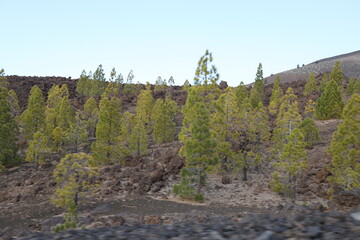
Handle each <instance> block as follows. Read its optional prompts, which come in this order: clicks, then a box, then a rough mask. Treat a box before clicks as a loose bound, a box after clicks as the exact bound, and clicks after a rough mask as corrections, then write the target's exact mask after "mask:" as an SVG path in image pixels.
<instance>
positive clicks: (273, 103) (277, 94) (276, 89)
mask: <svg viewBox="0 0 360 240" xmlns="http://www.w3.org/2000/svg"><path fill="white" fill-rule="evenodd" d="M282 95H283V92H282V90H281V88H280V76H279V75H277V76H276V78H275V81H274V85H273V88H272V91H271V97H270V103H269V112H270V113H271V114H272V115H276V114H277V112H278V110H279V106H280V100H281V97H282Z"/></svg>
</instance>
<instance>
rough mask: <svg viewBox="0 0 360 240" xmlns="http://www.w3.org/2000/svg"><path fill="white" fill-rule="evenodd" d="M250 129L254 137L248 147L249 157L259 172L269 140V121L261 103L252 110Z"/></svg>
mask: <svg viewBox="0 0 360 240" xmlns="http://www.w3.org/2000/svg"><path fill="white" fill-rule="evenodd" d="M252 129H253V131H254V135H255V137H254V140H253V142H252V144H251V145H250V150H251V154H250V156H252V158H253V165H255V167H256V169H258V170H259V169H260V166H261V164H262V162H263V160H264V159H265V155H266V154H265V153H266V146H265V145H266V143H267V142H268V141H269V140H270V128H269V119H268V115H267V113H266V108H265V107H264V106H263V105H262V103H259V106H258V107H257V108H256V109H255V110H253V121H252Z"/></svg>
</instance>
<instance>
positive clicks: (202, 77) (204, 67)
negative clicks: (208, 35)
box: [194, 50, 220, 85]
mask: <svg viewBox="0 0 360 240" xmlns="http://www.w3.org/2000/svg"><path fill="white" fill-rule="evenodd" d="M212 61H213V57H212V53H211V52H209V51H208V50H206V51H205V54H204V55H203V56H202V57H201V58H200V60H199V62H198V66H197V68H196V71H195V77H194V84H195V85H202V84H203V85H208V84H213V85H216V84H217V81H218V80H219V77H220V75H219V74H218V73H217V69H216V67H215V65H214V64H212Z"/></svg>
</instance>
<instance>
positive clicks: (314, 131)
mask: <svg viewBox="0 0 360 240" xmlns="http://www.w3.org/2000/svg"><path fill="white" fill-rule="evenodd" d="M299 128H300V130H301V131H302V133H303V135H304V141H305V146H306V147H311V146H313V145H314V144H316V143H318V142H319V141H320V136H319V131H318V128H317V127H316V125H315V121H314V120H313V119H312V118H309V117H307V118H305V119H304V120H303V121H302V122H301V123H300V125H299Z"/></svg>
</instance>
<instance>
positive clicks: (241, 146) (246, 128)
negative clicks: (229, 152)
mask: <svg viewBox="0 0 360 240" xmlns="http://www.w3.org/2000/svg"><path fill="white" fill-rule="evenodd" d="M229 116H231V117H230V119H231V123H230V126H232V128H231V129H230V132H229V136H230V138H231V139H232V142H233V143H235V144H236V145H235V148H234V149H235V152H234V154H235V156H234V158H235V159H236V165H237V167H238V168H239V169H240V170H241V171H242V177H243V181H247V180H248V176H247V175H248V174H247V173H248V170H249V168H250V167H251V166H255V167H256V168H257V169H259V167H260V163H261V160H262V157H263V156H262V155H263V153H264V149H265V148H264V144H265V143H266V142H267V141H268V138H269V127H268V126H267V124H268V123H267V114H266V110H265V109H264V107H263V106H262V104H261V103H259V106H258V107H257V108H255V109H253V108H252V106H251V103H250V99H249V98H245V99H244V100H243V102H242V105H241V107H240V108H239V109H237V110H236V111H232V112H230V114H229Z"/></svg>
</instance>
